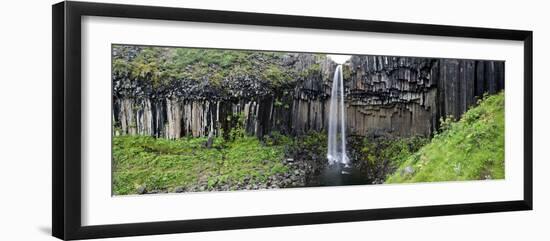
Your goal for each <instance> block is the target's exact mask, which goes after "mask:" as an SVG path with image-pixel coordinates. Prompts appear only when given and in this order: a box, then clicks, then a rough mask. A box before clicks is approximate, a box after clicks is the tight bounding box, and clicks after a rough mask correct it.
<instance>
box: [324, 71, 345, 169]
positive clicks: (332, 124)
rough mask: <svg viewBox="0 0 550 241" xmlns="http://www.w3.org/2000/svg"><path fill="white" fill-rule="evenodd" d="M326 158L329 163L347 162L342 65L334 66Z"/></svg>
mask: <svg viewBox="0 0 550 241" xmlns="http://www.w3.org/2000/svg"><path fill="white" fill-rule="evenodd" d="M327 159H328V162H329V164H330V165H333V164H338V163H341V164H344V165H345V166H347V165H348V164H349V158H348V155H347V153H346V113H345V109H344V78H343V76H342V65H341V64H340V65H338V67H336V71H335V72H334V78H333V80H332V91H331V94H330V111H329V117H328V152H327Z"/></svg>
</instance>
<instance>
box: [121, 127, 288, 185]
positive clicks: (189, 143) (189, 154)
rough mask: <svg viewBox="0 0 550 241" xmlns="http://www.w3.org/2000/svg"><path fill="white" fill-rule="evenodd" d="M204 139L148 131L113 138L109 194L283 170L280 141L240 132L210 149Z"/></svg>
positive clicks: (259, 176) (256, 176)
mask: <svg viewBox="0 0 550 241" xmlns="http://www.w3.org/2000/svg"><path fill="white" fill-rule="evenodd" d="M205 142H206V138H189V139H179V140H166V139H161V138H160V139H155V138H152V137H147V136H116V137H113V168H114V172H113V179H114V186H113V193H114V194H115V195H121V194H134V193H136V190H137V187H139V186H141V185H146V187H147V189H148V190H166V191H169V192H173V191H174V189H175V188H176V187H190V186H194V185H201V186H206V185H208V186H212V185H215V184H218V185H219V184H220V183H238V182H240V181H242V180H243V179H244V178H250V179H251V180H260V181H261V180H264V179H266V178H267V177H268V176H270V175H273V174H275V173H283V172H286V171H287V167H285V166H284V165H283V164H282V163H281V160H282V158H283V148H282V147H281V146H263V145H261V144H260V142H259V141H258V140H257V138H255V137H243V138H239V139H238V140H235V141H233V142H230V143H225V144H226V145H227V146H226V148H217V147H220V146H221V145H222V139H221V138H218V139H216V140H215V142H214V147H213V148H206V147H204V143H205Z"/></svg>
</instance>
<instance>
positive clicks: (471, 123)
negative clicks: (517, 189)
mask: <svg viewBox="0 0 550 241" xmlns="http://www.w3.org/2000/svg"><path fill="white" fill-rule="evenodd" d="M452 119H453V118H452V117H449V118H447V119H446V120H444V121H442V124H441V131H440V133H438V134H436V135H435V136H434V138H433V139H432V140H431V142H430V143H429V144H427V145H425V146H424V147H422V148H421V149H420V150H419V151H418V152H416V153H414V154H412V155H411V156H410V157H408V158H407V159H406V160H405V161H404V162H403V163H402V164H401V165H400V167H399V169H398V170H397V171H396V172H395V173H394V174H393V175H390V176H389V177H388V178H387V180H386V183H404V182H435V181H460V180H480V179H502V178H504V93H503V92H501V93H499V94H497V95H493V96H485V97H484V98H483V99H482V100H480V101H479V103H478V106H475V107H473V108H471V109H470V110H468V111H467V112H466V113H465V114H464V115H463V116H462V118H461V120H460V121H457V122H454V121H453V120H452Z"/></svg>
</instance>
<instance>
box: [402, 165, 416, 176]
mask: <svg viewBox="0 0 550 241" xmlns="http://www.w3.org/2000/svg"><path fill="white" fill-rule="evenodd" d="M413 173H414V168H413V167H412V166H406V167H405V168H403V173H402V174H401V175H412V174H413Z"/></svg>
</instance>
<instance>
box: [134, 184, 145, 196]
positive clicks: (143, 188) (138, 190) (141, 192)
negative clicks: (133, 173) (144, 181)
mask: <svg viewBox="0 0 550 241" xmlns="http://www.w3.org/2000/svg"><path fill="white" fill-rule="evenodd" d="M136 192H137V193H138V194H146V193H147V186H145V185H141V186H139V187H138V188H137V190H136Z"/></svg>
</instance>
